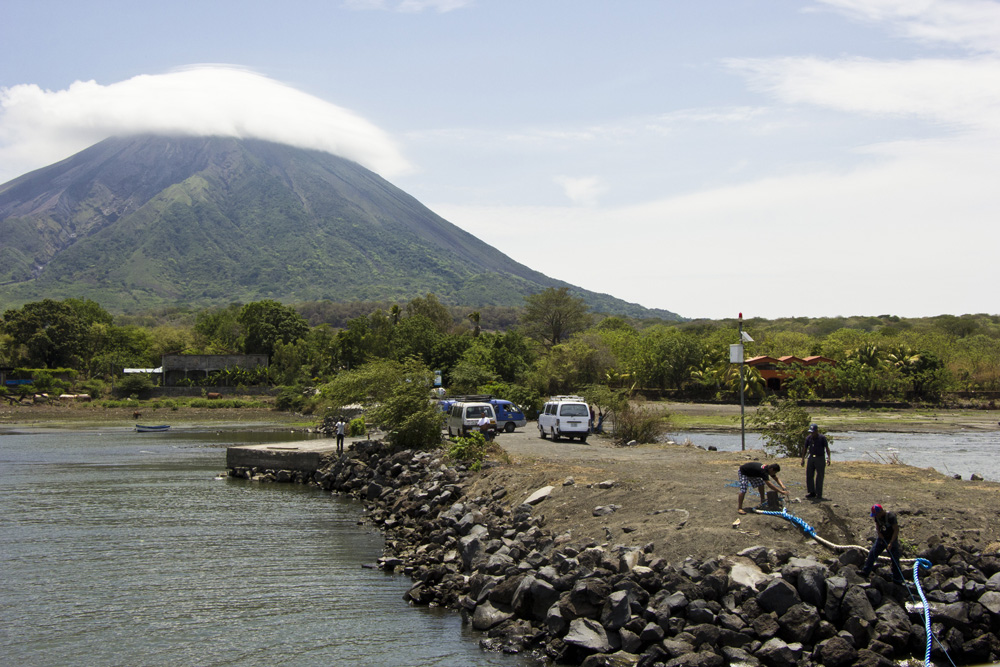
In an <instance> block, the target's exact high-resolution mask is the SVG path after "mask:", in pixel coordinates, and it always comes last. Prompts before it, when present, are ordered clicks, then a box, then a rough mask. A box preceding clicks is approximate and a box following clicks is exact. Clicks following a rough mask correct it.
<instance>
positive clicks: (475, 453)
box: [448, 431, 486, 470]
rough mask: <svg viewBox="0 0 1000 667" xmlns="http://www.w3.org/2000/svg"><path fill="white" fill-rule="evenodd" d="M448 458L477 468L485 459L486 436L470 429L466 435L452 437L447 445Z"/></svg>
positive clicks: (474, 468)
mask: <svg viewBox="0 0 1000 667" xmlns="http://www.w3.org/2000/svg"><path fill="white" fill-rule="evenodd" d="M448 458H450V459H453V460H455V461H462V462H463V463H467V464H469V467H470V468H472V469H473V470H479V469H480V468H481V467H482V464H483V461H485V460H486V437H485V436H483V434H482V433H480V432H479V431H471V432H470V433H469V435H468V436H465V437H457V438H453V439H452V441H451V445H449V446H448Z"/></svg>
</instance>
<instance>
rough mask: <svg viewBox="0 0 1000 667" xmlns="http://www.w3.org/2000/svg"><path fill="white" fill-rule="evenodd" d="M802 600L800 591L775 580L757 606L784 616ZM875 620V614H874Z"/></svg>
mask: <svg viewBox="0 0 1000 667" xmlns="http://www.w3.org/2000/svg"><path fill="white" fill-rule="evenodd" d="M801 601H802V600H801V599H800V598H799V594H798V591H796V590H795V587H794V586H792V585H791V584H789V583H788V582H787V581H785V580H784V579H775V580H774V581H772V582H771V583H770V584H768V586H767V588H765V589H764V590H762V591H761V592H760V593H758V594H757V604H758V605H760V608H761V609H763V610H764V611H767V612H772V611H773V612H774V613H776V614H777V615H778V616H781V615H782V614H784V613H785V612H786V611H788V609H789V608H790V607H792V606H793V605H796V604H798V603H799V602H801ZM872 617H873V618H874V612H872Z"/></svg>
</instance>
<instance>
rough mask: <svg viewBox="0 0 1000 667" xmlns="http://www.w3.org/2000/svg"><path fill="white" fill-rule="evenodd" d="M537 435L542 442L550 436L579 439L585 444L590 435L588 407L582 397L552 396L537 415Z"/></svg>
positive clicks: (553, 438)
mask: <svg viewBox="0 0 1000 667" xmlns="http://www.w3.org/2000/svg"><path fill="white" fill-rule="evenodd" d="M538 435H539V436H540V437H541V438H542V439H543V440H544V439H545V438H546V437H548V436H552V440H553V442H557V441H558V440H559V439H560V438H564V437H565V438H579V439H580V442H587V436H588V435H590V406H589V405H588V404H587V401H586V400H584V399H583V397H582V396H553V397H551V398H550V399H549V400H548V402H546V403H545V407H544V408H542V411H541V412H540V413H539V415H538Z"/></svg>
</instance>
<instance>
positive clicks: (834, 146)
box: [0, 0, 1000, 319]
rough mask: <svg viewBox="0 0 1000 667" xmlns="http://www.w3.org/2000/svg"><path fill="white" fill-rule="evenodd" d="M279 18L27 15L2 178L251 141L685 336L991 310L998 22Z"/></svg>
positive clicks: (11, 47) (900, 15)
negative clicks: (68, 161)
mask: <svg viewBox="0 0 1000 667" xmlns="http://www.w3.org/2000/svg"><path fill="white" fill-rule="evenodd" d="M268 7H269V6H268V5H263V4H260V5H251V6H249V7H248V6H246V5H245V4H244V3H240V4H237V3H234V2H231V0H226V1H223V2H218V3H212V5H210V6H203V5H199V4H195V3H193V2H189V1H188V0H181V1H180V2H179V3H178V4H177V5H176V7H175V9H174V11H172V12H171V14H170V15H169V16H164V15H161V14H159V13H155V14H154V11H155V10H153V9H152V8H146V7H144V6H136V5H134V4H126V3H123V2H120V1H119V0H112V1H111V2H108V3H105V4H103V5H102V7H101V9H100V10H95V9H94V8H89V7H86V6H82V5H81V6H75V5H69V6H63V5H62V4H61V3H53V2H46V1H44V0H43V1H41V2H38V3H31V4H30V5H29V4H28V3H23V6H22V5H18V6H14V7H11V8H8V12H7V14H8V15H9V16H7V18H6V21H5V22H6V23H7V28H8V29H7V31H6V32H7V38H6V39H5V40H3V41H0V183H2V182H7V181H9V180H11V179H12V178H15V177H17V176H19V175H21V174H23V173H27V172H29V171H31V170H34V169H37V168H40V167H43V166H46V165H48V164H51V163H53V162H56V161H58V160H60V159H63V158H66V157H68V156H69V155H72V154H73V153H75V152H78V151H79V150H82V149H83V148H86V147H87V146H90V145H92V144H94V143H97V142H98V141H100V140H102V139H104V138H106V137H108V136H112V135H117V134H133V133H147V132H151V133H166V134H195V135H224V136H238V137H254V138H261V139H268V140H271V141H278V142H281V143H287V144H290V145H294V146H299V147H305V148H314V149H318V150H324V151H328V152H331V153H334V154H337V155H341V156H343V157H347V158H349V159H352V160H355V161H357V162H358V163H360V164H362V165H364V166H366V167H368V168H369V169H372V170H373V171H375V172H377V173H379V174H380V175H382V176H383V177H385V178H387V179H388V180H390V181H391V182H392V183H393V184H395V185H397V186H398V187H400V188H402V189H403V190H405V191H406V192H408V193H410V194H412V195H413V196H414V197H416V198H417V199H418V200H420V201H421V202H423V203H424V204H426V205H427V206H429V207H430V208H431V209H432V210H434V211H435V212H436V213H438V214H440V215H442V216H443V217H445V218H446V219H448V220H449V221H451V222H452V223H454V224H456V225H458V226H459V227H462V228H463V229H466V230H467V231H469V232H471V233H473V234H476V235H477V236H478V237H480V238H481V239H482V240H483V241H485V242H487V243H489V244H490V245H492V246H494V247H496V248H497V249H499V250H501V251H502V252H504V253H506V254H507V255H509V256H510V257H511V258H513V259H514V260H516V261H518V262H521V263H523V264H525V265H527V266H529V267H531V268H533V269H536V270H538V271H541V272H543V273H545V274H547V275H549V276H551V277H553V278H557V279H559V280H564V281H567V282H569V283H572V284H575V285H578V286H580V287H583V288H585V289H589V290H593V291H597V292H602V293H608V294H611V295H613V296H616V297H618V298H622V299H625V300H627V301H632V302H637V303H640V304H642V305H645V306H647V307H652V308H664V309H667V310H671V311H674V312H677V313H679V314H681V315H682V316H684V317H690V318H697V317H709V318H714V319H718V318H726V317H735V316H736V314H737V312H740V311H742V312H743V314H744V315H745V316H746V317H747V318H751V317H766V318H775V317H782V316H839V315H843V316H849V315H879V314H894V315H900V316H905V317H922V316H933V315H938V314H943V313H951V314H963V313H980V312H987V313H997V312H1000V310H998V307H997V305H996V304H997V298H996V293H997V288H996V285H997V284H998V283H1000V268H998V263H997V261H996V260H995V259H994V257H993V252H992V251H993V249H994V248H995V247H996V246H997V245H998V241H1000V231H998V230H1000V226H998V225H997V224H996V222H995V220H994V219H993V218H994V212H995V211H997V210H1000V189H998V188H997V187H996V185H995V183H997V182H998V180H1000V179H998V177H1000V163H998V159H997V158H996V155H997V154H998V152H997V150H996V148H997V145H998V144H1000V120H998V119H1000V113H998V112H1000V57H998V53H1000V2H994V1H992V0H954V1H950V2H942V1H939V0H926V1H921V2H916V1H908V0H816V1H814V2H806V1H793V0H788V1H785V0H782V1H781V2H774V3H767V4H766V5H761V4H760V3H750V2H745V1H741V0H724V1H723V2H720V3H713V4H712V5H711V6H708V5H705V4H703V3H697V4H695V3H652V2H651V3H628V4H624V5H614V6H612V5H609V4H606V3H602V2H600V1H599V0H578V1H574V2H569V1H564V0H555V1H553V2H551V3H545V4H544V5H542V6H538V5H536V4H534V3H528V2H523V1H522V0H512V1H508V2H504V3H498V2H495V1H489V0H479V1H473V0H391V1H390V0H385V1H380V0H349V1H347V2H341V3H337V4H333V3H329V4H328V3H320V2H315V1H309V2H304V3H299V4H297V5H296V6H295V8H294V9H295V10H294V11H293V9H292V8H288V9H287V10H286V12H285V13H282V14H280V15H276V14H274V12H273V11H268ZM747 26H753V27H752V28H748V27H747ZM181 34H183V35H184V38H183V39H178V35H181ZM95 43H98V44H103V45H105V47H104V48H94V44H95ZM199 63H202V64H199ZM205 63H227V64H224V65H220V64H205Z"/></svg>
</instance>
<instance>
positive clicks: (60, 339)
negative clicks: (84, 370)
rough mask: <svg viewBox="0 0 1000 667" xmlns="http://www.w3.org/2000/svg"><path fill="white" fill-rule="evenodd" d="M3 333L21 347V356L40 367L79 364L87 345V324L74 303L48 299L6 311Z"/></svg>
mask: <svg viewBox="0 0 1000 667" xmlns="http://www.w3.org/2000/svg"><path fill="white" fill-rule="evenodd" d="M2 328H3V332H4V333H6V334H7V335H9V336H10V337H11V338H12V339H13V345H14V346H15V347H19V348H20V349H21V353H20V356H21V359H22V361H23V363H25V364H27V365H28V366H33V367H37V368H57V367H60V366H68V367H76V366H78V365H79V364H80V363H81V359H80V354H81V353H82V351H83V350H84V349H85V346H86V336H87V331H88V327H87V323H86V322H85V321H84V320H83V319H82V318H81V317H80V315H79V313H78V312H77V311H76V309H74V308H73V306H71V305H69V304H67V303H66V302H64V301H54V300H52V299H44V300H42V301H35V302H33V303H27V304H25V305H24V306H23V307H22V308H20V309H19V310H14V309H11V310H8V311H6V312H5V313H4V314H3V324H2Z"/></svg>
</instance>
